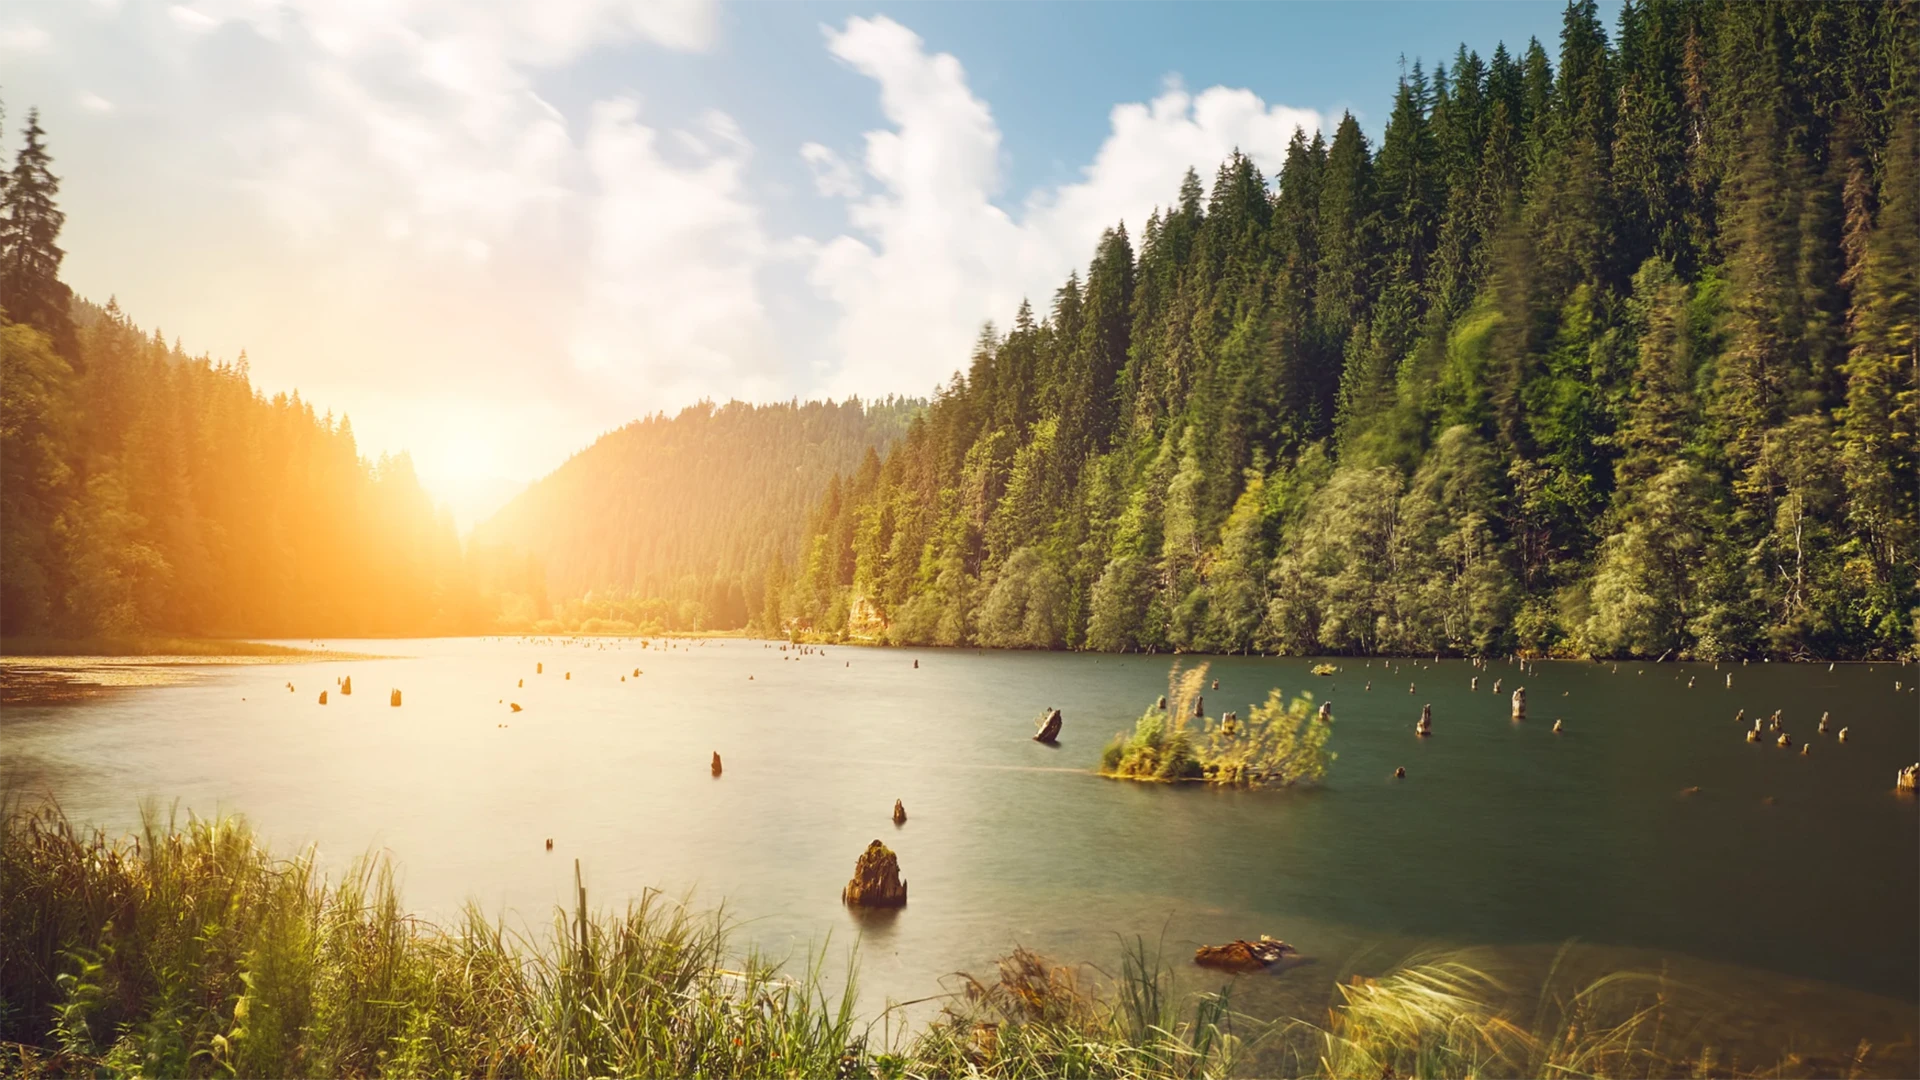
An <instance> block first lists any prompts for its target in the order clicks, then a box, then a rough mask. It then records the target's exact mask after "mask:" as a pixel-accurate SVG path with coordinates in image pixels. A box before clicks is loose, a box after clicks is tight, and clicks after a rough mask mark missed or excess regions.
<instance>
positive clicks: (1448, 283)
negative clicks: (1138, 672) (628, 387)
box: [762, 0, 1920, 657]
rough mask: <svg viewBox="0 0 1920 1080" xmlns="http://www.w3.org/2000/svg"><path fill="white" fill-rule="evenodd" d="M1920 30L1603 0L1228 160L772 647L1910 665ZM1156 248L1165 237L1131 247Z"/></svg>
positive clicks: (848, 498)
mask: <svg viewBox="0 0 1920 1080" xmlns="http://www.w3.org/2000/svg"><path fill="white" fill-rule="evenodd" d="M1917 49H1920V6H1916V5H1912V4H1870V3H1861V4H1709V3H1700V4H1691V3H1673V2H1665V0H1661V2H1641V3H1628V4H1626V5H1625V6H1624V7H1623V9H1622V11H1621V13H1620V19H1619V24H1618V26H1617V27H1616V28H1615V29H1614V31H1613V33H1612V34H1611V35H1609V33H1608V30H1607V28H1606V27H1604V26H1603V25H1602V24H1601V23H1600V22H1599V20H1598V18H1597V16H1596V9H1595V5H1594V4H1593V3H1592V2H1591V0H1583V2H1576V3H1572V4H1570V5H1569V6H1568V8H1567V10H1566V14H1565V24H1564V29H1563V30H1562V33H1561V39H1560V43H1559V50H1558V57H1557V60H1554V59H1551V58H1550V57H1549V56H1548V54H1547V52H1546V51H1545V50H1544V49H1543V48H1542V47H1541V46H1540V45H1539V44H1538V43H1537V42H1535V43H1530V44H1529V45H1528V46H1527V47H1526V48H1524V49H1522V50H1520V51H1519V52H1517V53H1513V52H1509V51H1508V50H1507V49H1506V48H1505V47H1498V48H1495V49H1494V50H1493V52H1492V54H1491V55H1490V56H1485V57H1483V56H1481V55H1479V54H1477V53H1476V52H1473V51H1470V50H1468V49H1466V48H1465V47H1462V48H1461V50H1460V51H1459V52H1458V54H1457V55H1456V56H1454V57H1452V58H1451V59H1450V60H1448V62H1447V63H1445V64H1444V66H1443V65H1435V66H1434V67H1433V68H1432V69H1431V72H1430V73H1428V72H1426V71H1423V69H1422V67H1421V65H1419V64H1417V63H1416V64H1414V65H1413V66H1412V67H1411V68H1410V69H1409V70H1408V71H1407V73H1406V75H1405V76H1404V78H1403V79H1402V80H1401V82H1400V85H1399V88H1398V93H1397V96H1396V98H1395V104H1394V108H1393V111H1392V115H1391V117H1390V118H1389V119H1388V122H1387V124H1386V127H1385V130H1384V132H1383V134H1382V137H1381V139H1380V143H1379V145H1378V146H1373V145H1370V143H1369V140H1368V139H1367V138H1366V137H1365V136H1364V135H1363V133H1362V132H1361V130H1360V128H1359V126H1358V125H1357V124H1356V123H1355V122H1354V121H1353V119H1352V118H1351V117H1347V118H1345V119H1343V120H1342V121H1341V122H1340V124H1339V125H1338V127H1337V129H1336V130H1334V131H1332V132H1329V133H1324V136H1323V135H1322V134H1313V135H1304V134H1303V135H1301V136H1299V137H1298V138H1296V139H1295V141H1294V143H1293V146H1292V147H1291V148H1290V150H1289V152H1288V154H1287V157H1286V160H1285V163H1284V166H1283V167H1282V169H1281V171H1280V175H1279V176H1278V177H1277V178H1273V179H1274V180H1277V183H1273V182H1270V179H1269V178H1268V177H1265V176H1262V175H1261V173H1260V171H1259V170H1258V169H1256V168H1255V167H1254V165H1253V163H1252V162H1250V161H1248V160H1247V159H1246V158H1244V157H1240V156H1237V155H1236V156H1235V157H1233V158H1232V159H1231V160H1229V161H1227V162H1226V163H1225V164H1223V165H1222V166H1221V167H1220V169H1219V171H1218V172H1217V174H1216V175H1215V177H1214V179H1213V183H1212V186H1211V189H1210V190H1208V189H1205V188H1203V187H1202V185H1201V184H1200V183H1199V182H1198V180H1197V179H1196V178H1193V177H1191V176H1189V179H1188V181H1187V182H1186V184H1184V185H1183V186H1182V188H1181V190H1180V191H1179V192H1178V193H1171V192H1170V193H1169V194H1172V195H1174V198H1173V200H1172V202H1171V203H1170V204H1169V205H1168V206H1167V207H1166V208H1165V209H1164V210H1162V211H1160V212H1158V213H1156V214H1155V215H1154V216H1153V217H1152V218H1150V219H1149V220H1148V222H1147V223H1146V227H1145V230H1144V232H1143V234H1142V235H1140V236H1139V237H1137V238H1134V237H1129V236H1128V235H1127V234H1126V233H1125V231H1124V230H1123V229H1121V228H1115V229H1113V230H1111V231H1109V232H1108V233H1107V234H1106V235H1105V236H1104V237H1103V238H1102V239H1101V241H1100V244H1099V246H1098V248H1097V249H1096V250H1095V251H1094V253H1093V257H1092V261H1091V263H1090V265H1089V267H1088V269H1087V273H1086V276H1085V277H1084V279H1082V278H1080V277H1078V276H1075V277H1071V278H1069V279H1068V280H1067V281H1066V282H1065V283H1064V284H1063V285H1062V286H1061V288H1060V289H1059V291H1058V292H1057V293H1055V294H1054V296H1053V297H1052V298H1051V303H1050V305H1049V306H1048V307H1047V308H1046V309H1045V310H1042V311H1039V312H1036V311H1034V310H1032V309H1031V308H1029V307H1027V306H1024V305H1023V306H1022V307H1021V309H1020V310H1019V311H1018V312H1014V313H1009V314H1010V315H1011V316H1012V321H1011V323H1010V325H1008V326H1007V327H1006V329H1005V330H1004V332H1003V331H1001V330H998V329H995V328H993V327H988V328H987V329H986V330H985V331H983V333H982V335H981V337H980V340H979V344H978V347H977V349H976V351H975V353H974V356H973V358H972V363H971V367H970V368H969V369H968V370H967V372H966V373H965V375H964V377H961V378H958V379H956V380H955V382H954V383H953V384H952V385H951V386H949V387H947V388H946V389H945V390H944V391H943V392H942V393H941V394H940V395H939V396H938V398H937V400H936V401H935V402H934V404H933V405H932V407H931V409H930V410H929V412H928V413H927V414H926V415H925V416H924V418H921V419H916V420H915V421H914V422H913V424H912V425H911V427H910V428H909V430H908V433H907V436H906V438H905V439H904V441H903V442H902V443H901V444H900V445H899V446H898V447H897V448H896V449H895V450H894V451H893V452H892V453H890V454H889V455H887V457H886V459H885V461H884V464H882V465H881V466H880V467H879V468H870V469H864V470H862V471H860V472H859V473H857V474H856V475H855V476H854V477H853V480H852V483H851V484H850V486H848V487H847V488H846V489H845V490H837V491H834V492H832V493H831V494H830V496H829V498H828V499H827V500H826V501H825V502H823V503H822V505H821V506H820V507H819V508H818V510H817V515H818V516H819V518H820V519H821V520H820V524H819V526H818V528H816V529H815V530H814V535H813V536H812V538H811V539H810V541H809V542H808V544H807V548H806V550H805V552H804V554H803V557H802V558H801V559H800V560H798V561H797V562H796V564H795V565H794V567H793V570H792V573H793V575H794V579H795V580H794V582H793V584H792V586H791V587H790V588H788V589H787V590H786V591H785V592H784V593H782V594H781V595H780V596H779V597H778V598H777V603H773V604H770V605H769V607H768V609H767V611H765V612H764V613H763V614H762V620H763V622H764V623H765V624H766V625H769V626H770V627H774V626H777V627H779V628H781V629H801V630H808V631H812V632H816V633H824V634H828V635H839V634H846V635H849V636H852V637H868V638H886V639H889V640H893V641H902V642H933V643H941V644H962V643H978V644H986V645H1000V646H1028V647H1058V646H1070V647H1086V648H1093V649H1103V650H1124V649H1147V648H1154V649H1162V650H1165V649H1190V650H1217V651H1240V650H1248V649H1253V650H1271V651H1277V652H1287V653H1320V652H1336V653H1376V652H1401V653H1431V652H1437V651H1446V652H1468V653H1477V652H1486V651H1504V650H1509V649H1515V648H1519V649H1527V650H1535V651H1542V652H1547V651H1553V652H1563V653H1587V652H1591V653H1597V654H1608V655H1643V656H1657V655H1661V654H1664V653H1667V652H1668V651H1670V650H1671V651H1673V652H1674V653H1676V654H1679V655H1688V654H1690V655H1693V656H1698V657H1731V656H1746V655H1760V654H1767V655H1773V656H1799V655H1810V656H1816V657H1839V656H1886V655H1889V654H1892V653H1895V652H1897V651H1901V650H1908V651H1911V650H1912V649H1913V648H1914V621H1915V608H1916V604H1917V603H1920V600H1917V598H1916V589H1915V581H1916V560H1917V559H1920V529H1917V527H1916V477H1920V458H1917V457H1916V452H1917V451H1920V444H1917V442H1916V422H1917V421H1920V355H1917V354H1916V350H1917V348H1920V344H1917V342H1920V335H1917V333H1916V330H1917V328H1920V287H1917V283H1916V274H1920V160H1917V158H1920V147H1917V146H1916V130H1915V129H1916V124H1917V123H1920V119H1917V114H1916V108H1915V80H1916V73H1920V57H1917V56H1916V50H1917ZM1136 239H1137V242H1138V246H1137V248H1136V246H1135V241H1136Z"/></svg>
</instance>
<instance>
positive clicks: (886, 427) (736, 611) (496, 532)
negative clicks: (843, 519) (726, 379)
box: [472, 399, 922, 629]
mask: <svg viewBox="0 0 1920 1080" xmlns="http://www.w3.org/2000/svg"><path fill="white" fill-rule="evenodd" d="M920 407H922V406H921V403H919V402H915V401H908V400H895V399H889V400H887V401H883V402H876V403H868V402H862V401H860V400H858V399H852V400H848V401H846V402H842V403H838V404H835V403H832V402H818V401H809V402H806V403H803V404H799V403H781V404H773V405H749V404H745V403H742V402H738V401H735V402H729V403H727V404H725V405H721V406H717V407H716V406H714V405H712V404H711V403H702V404H699V405H694V406H691V407H689V408H686V409H683V410H681V412H680V413H679V414H678V415H677V416H673V417H667V416H665V415H656V416H651V417H648V418H646V419H643V420H638V421H635V422H634V423H631V424H628V425H627V426H625V427H623V428H620V429H619V430H617V431H614V432H610V433H609V434H607V435H605V436H602V437H601V438H600V439H599V440H597V441H596V442H594V443H593V445H591V446H589V447H587V448H586V449H585V450H582V451H581V452H580V453H578V454H575V455H574V456H573V458H571V459H570V460H568V461H567V463H566V464H564V465H562V466H560V468H558V469H556V470H554V471H553V473H551V474H550V475H548V476H547V477H545V478H544V479H542V480H540V481H538V482H537V483H535V484H533V485H531V486H530V487H528V488H527V490H526V491H524V492H522V493H521V494H520V495H519V496H517V497H516V498H515V499H514V500H513V501H512V502H510V503H508V504H507V505H506V506H505V507H503V508H501V510H500V511H499V513H497V514H495V515H494V516H493V517H492V518H491V519H489V520H487V521H486V522H484V523H482V524H481V525H480V526H479V527H478V528H477V529H475V530H474V534H473V538H472V543H473V544H474V545H477V546H479V547H483V548H490V547H499V548H506V549H510V550H515V551H518V552H524V553H526V554H527V555H528V556H530V557H531V558H532V559H533V560H534V561H535V562H536V563H537V564H538V565H540V566H542V567H544V568H545V571H546V588H547V595H548V596H549V597H552V598H554V602H555V604H556V606H557V610H556V612H555V614H556V615H557V616H558V617H559V619H560V622H561V623H562V624H564V625H569V626H573V625H579V624H580V623H582V622H583V621H584V620H586V619H591V618H599V619H603V620H621V621H625V622H630V623H633V624H635V625H636V626H646V625H649V624H656V625H658V626H661V627H665V628H672V629H734V628H738V627H742V626H745V625H746V623H747V620H748V617H749V615H750V614H751V613H755V612H758V611H759V610H760V608H761V606H762V604H763V595H764V591H765V587H766V586H765V576H766V572H767V568H768V566H769V565H774V564H779V563H782V562H784V561H785V560H788V559H791V558H792V557H793V555H794V553H795V551H796V550H797V549H798V545H799V541H800V538H801V536H802V534H803V533H804V532H805V530H806V528H807V526H808V520H809V519H808V514H809V511H810V510H811V509H812V508H813V506H814V504H815V503H816V502H818V501H819V500H820V498H821V497H822V495H823V494H825V493H826V491H827V490H828V488H829V487H830V486H831V485H833V484H835V483H836V482H837V481H836V478H837V477H838V476H839V475H840V474H842V473H852V472H854V471H855V470H856V469H857V468H858V467H859V465H860V463H861V461H862V459H863V458H865V457H868V456H870V455H874V454H876V453H877V452H879V451H883V450H885V449H887V448H888V447H889V446H890V444H891V443H892V442H893V441H894V440H895V439H896V438H897V437H898V436H899V434H900V433H901V432H902V431H904V430H905V426H906V422H907V418H908V417H909V416H910V415H911V414H912V413H913V412H914V411H915V410H916V409H918V408H920ZM589 594H591V596H589ZM562 598H574V599H570V600H569V599H562Z"/></svg>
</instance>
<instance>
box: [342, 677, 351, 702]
mask: <svg viewBox="0 0 1920 1080" xmlns="http://www.w3.org/2000/svg"><path fill="white" fill-rule="evenodd" d="M351 693H353V676H351V675H349V676H347V677H346V678H345V679H343V680H341V682H340V696H341V697H346V696H347V695H348V694H351Z"/></svg>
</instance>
